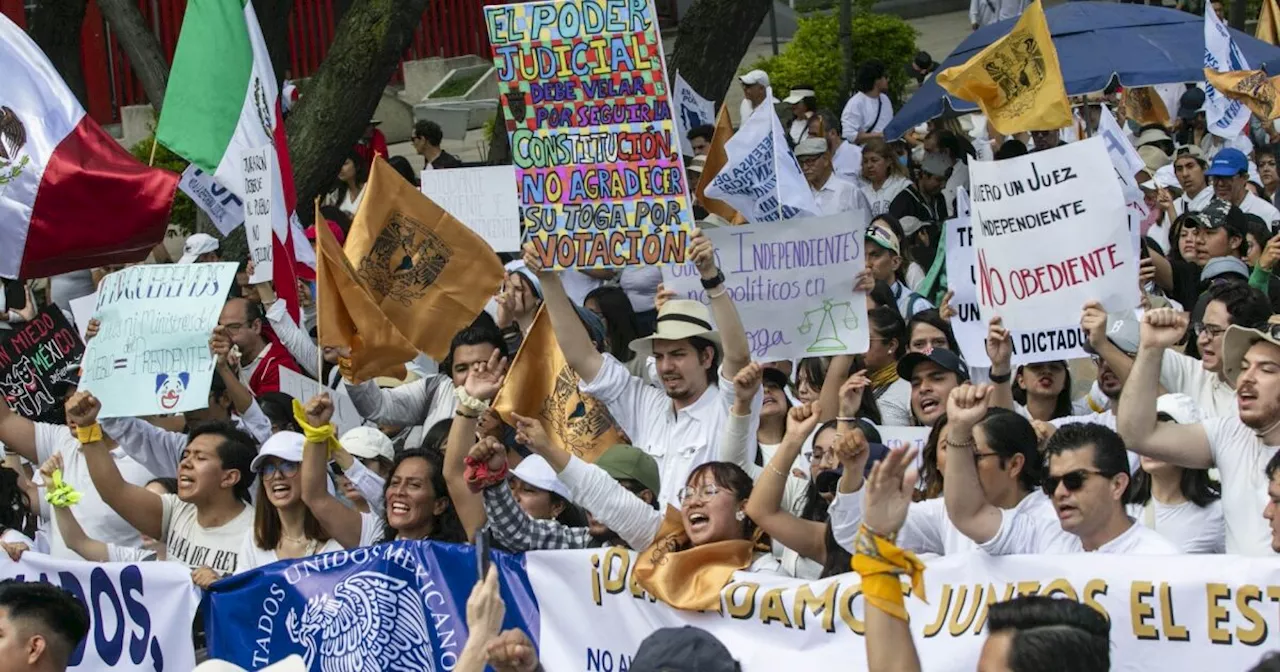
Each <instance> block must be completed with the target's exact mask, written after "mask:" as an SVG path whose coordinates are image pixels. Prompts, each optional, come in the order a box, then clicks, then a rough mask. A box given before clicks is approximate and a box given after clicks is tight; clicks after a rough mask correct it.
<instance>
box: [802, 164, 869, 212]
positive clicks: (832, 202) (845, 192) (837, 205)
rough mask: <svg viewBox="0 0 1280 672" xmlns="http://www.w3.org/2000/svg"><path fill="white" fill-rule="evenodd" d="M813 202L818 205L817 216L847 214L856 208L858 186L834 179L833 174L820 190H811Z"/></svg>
mask: <svg viewBox="0 0 1280 672" xmlns="http://www.w3.org/2000/svg"><path fill="white" fill-rule="evenodd" d="M810 189H811V190H812V191H813V200H814V201H815V202H817V204H818V215H820V216H826V215H838V214H840V213H842V212H849V211H851V210H855V209H857V207H858V198H859V197H861V193H859V191H858V185H856V184H854V183H852V182H850V181H848V180H846V179H844V178H841V177H836V175H835V174H834V173H832V174H831V176H829V177H828V178H827V181H826V183H825V184H823V185H822V188H821V189H813V188H812V187H810Z"/></svg>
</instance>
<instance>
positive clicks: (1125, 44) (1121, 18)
mask: <svg viewBox="0 0 1280 672" xmlns="http://www.w3.org/2000/svg"><path fill="white" fill-rule="evenodd" d="M1045 18H1046V19H1048V22H1049V32H1050V33H1051V34H1052V35H1053V46H1054V48H1055V49H1057V50H1058V62H1059V63H1060V64H1061V65H1062V78H1063V80H1064V81H1065V82H1066V86H1067V94H1068V95H1072V96H1079V95H1084V94H1086V93H1095V92H1098V91H1102V90H1103V89H1105V88H1106V87H1107V84H1108V83H1109V82H1110V81H1111V78H1112V77H1118V78H1119V80H1120V84H1121V85H1123V86H1126V87H1129V86H1151V85H1154V84H1173V83H1178V82H1200V81H1204V70H1203V68H1204V17H1202V16H1197V15H1194V14H1188V13H1186V12H1182V11H1179V10H1176V9H1165V8H1163V7H1150V6H1147V5H1131V4H1117V3H1111V2H1070V3H1067V4H1063V5H1058V6H1056V7H1050V8H1049V9H1047V10H1045ZM1016 22H1017V19H1006V20H1004V21H1000V22H999V23H993V24H991V25H989V26H985V27H983V28H981V29H979V30H977V31H976V32H974V33H973V34H972V35H970V36H969V37H968V38H967V39H965V41H964V42H962V43H960V46H959V47H956V50H955V51H953V52H951V55H950V56H948V57H947V60H945V61H943V63H942V65H941V66H939V68H938V71H939V72H941V71H942V70H945V69H947V68H949V67H951V66H953V65H960V64H961V63H964V62H965V61H968V60H969V59H970V58H972V57H973V56H974V55H975V54H977V53H978V52H979V51H982V50H983V49H984V48H985V47H986V46H987V45H989V44H991V43H992V42H995V41H996V40H997V39H999V38H1001V37H1004V36H1005V35H1006V34H1008V32H1009V30H1010V29H1012V28H1013V24H1014V23H1016ZM1231 37H1232V39H1234V40H1235V42H1236V45H1238V46H1239V47H1240V49H1241V51H1243V52H1244V55H1245V58H1246V59H1248V61H1249V66H1250V67H1251V68H1254V69H1259V68H1261V69H1265V70H1266V71H1267V72H1269V73H1275V72H1276V71H1277V68H1280V47H1276V46H1274V45H1271V44H1267V43H1266V42H1263V41H1262V40H1259V39H1256V38H1254V37H1251V36H1249V35H1246V34H1244V33H1242V32H1240V31H1238V30H1232V31H1231ZM948 107H949V108H950V109H952V110H955V111H957V112H967V111H970V110H976V109H977V105H974V104H973V103H970V102H968V101H964V100H960V99H959V98H954V97H952V96H951V95H950V94H948V93H947V92H946V91H945V90H944V89H943V88H942V87H940V86H938V83H937V82H936V81H935V78H934V77H930V78H929V79H928V81H926V82H925V83H924V84H923V85H922V86H921V87H920V89H919V90H918V91H916V93H915V95H914V96H912V97H911V99H910V100H908V101H907V104H906V105H904V106H903V107H902V109H901V110H899V111H898V113H897V114H895V115H894V116H893V121H891V122H889V126H888V128H886V129H885V131H884V135H885V137H886V138H899V137H901V136H902V134H903V133H906V132H907V130H908V129H910V128H912V127H914V126H916V125H918V124H921V123H923V122H926V121H928V120H930V119H934V118H936V117H938V116H941V115H942V114H943V113H944V112H945V111H946V108H948ZM1170 112H1173V110H1170Z"/></svg>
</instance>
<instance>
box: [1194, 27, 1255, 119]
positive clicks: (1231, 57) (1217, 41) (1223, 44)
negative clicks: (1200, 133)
mask: <svg viewBox="0 0 1280 672" xmlns="http://www.w3.org/2000/svg"><path fill="white" fill-rule="evenodd" d="M1204 67H1206V68H1212V69H1214V70H1217V71H1218V72H1231V71H1233V70H1248V69H1249V62H1248V61H1246V60H1245V58H1244V52H1242V51H1240V47H1238V46H1236V41H1235V40H1233V39H1231V33H1230V31H1228V30H1227V26H1226V25H1224V24H1223V23H1222V20H1221V19H1219V18H1218V15H1217V14H1216V13H1214V11H1213V3H1211V2H1206V3H1204ZM1204 114H1205V122H1206V123H1207V124H1208V126H1209V132H1210V133H1213V134H1214V135H1216V136H1219V137H1222V138H1235V137H1237V136H1239V135H1240V131H1242V130H1244V125H1245V124H1247V123H1249V114H1250V113H1249V108H1247V107H1245V105H1244V103H1242V102H1240V101H1238V100H1232V99H1230V98H1228V97H1226V96H1224V95H1222V94H1221V93H1219V92H1218V90H1217V89H1215V88H1213V86H1212V85H1210V84H1209V83H1207V82H1206V83H1205V85H1204Z"/></svg>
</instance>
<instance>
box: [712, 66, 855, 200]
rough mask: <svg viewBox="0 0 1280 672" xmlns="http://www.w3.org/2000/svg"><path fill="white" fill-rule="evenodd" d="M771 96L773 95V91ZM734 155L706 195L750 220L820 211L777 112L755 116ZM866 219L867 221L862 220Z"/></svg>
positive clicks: (733, 144) (734, 143)
mask: <svg viewBox="0 0 1280 672" xmlns="http://www.w3.org/2000/svg"><path fill="white" fill-rule="evenodd" d="M767 96H768V97H767V98H766V100H768V99H770V98H771V97H772V96H773V92H772V90H770V92H769V93H768V94H767ZM724 149H725V153H726V154H727V156H728V158H727V160H726V162H725V165H724V168H721V169H720V172H718V173H716V175H715V177H714V178H712V179H711V182H710V183H709V184H708V185H707V187H706V189H705V190H704V193H705V194H706V195H707V196H708V197H709V198H715V199H718V200H721V201H724V202H725V203H728V204H729V205H730V206H732V207H733V208H734V209H735V210H737V211H738V212H740V213H742V216H743V217H746V218H747V221H749V222H776V221H778V220H783V219H794V218H796V217H803V216H808V215H816V214H818V204H817V202H816V201H815V200H814V198H813V191H812V190H811V189H810V188H809V183H808V182H807V181H805V177H804V172H803V171H801V170H800V164H799V163H797V162H796V157H795V155H794V154H792V153H791V150H790V149H789V148H788V145H787V137H786V133H785V132H784V131H783V130H782V122H780V121H778V115H776V114H753V115H751V116H750V117H748V118H747V120H746V121H745V122H743V124H742V127H741V128H739V129H738V132H737V133H734V134H733V137H732V138H729V141H728V142H726V143H725V146H724ZM859 221H865V220H859Z"/></svg>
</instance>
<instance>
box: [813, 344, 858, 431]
mask: <svg viewBox="0 0 1280 672" xmlns="http://www.w3.org/2000/svg"><path fill="white" fill-rule="evenodd" d="M852 367H853V355H836V356H835V357H832V358H831V363H830V364H828V365H827V376H826V378H823V379H822V391H820V392H819V393H818V401H819V402H820V404H821V406H822V415H821V416H820V417H819V418H818V422H827V421H828V420H835V419H836V416H839V415H843V414H844V411H843V405H842V404H841V401H840V389H841V388H842V387H844V383H845V381H846V380H849V377H850V374H851V373H852V372H851V371H849V369H850V368H852ZM858 373H859V374H864V375H865V374H866V369H863V370H862V371H859V372H858ZM859 403H861V399H859ZM857 414H858V409H857V408H854V409H853V415H850V416H846V417H853V416H854V415H857Z"/></svg>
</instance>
